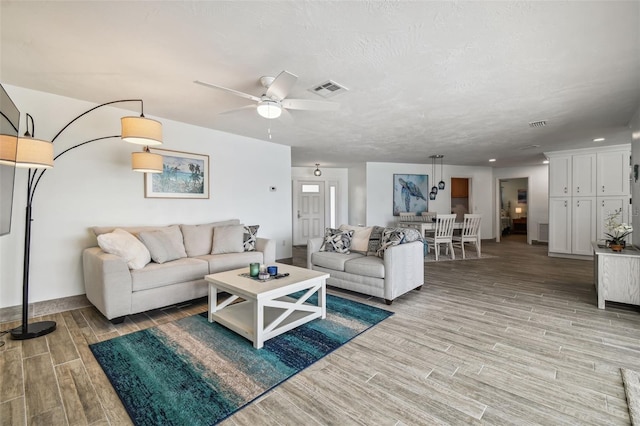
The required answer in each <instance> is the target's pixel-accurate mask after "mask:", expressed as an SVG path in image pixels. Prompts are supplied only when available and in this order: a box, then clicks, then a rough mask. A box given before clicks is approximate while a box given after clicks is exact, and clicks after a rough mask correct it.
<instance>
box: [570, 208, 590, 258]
mask: <svg viewBox="0 0 640 426" xmlns="http://www.w3.org/2000/svg"><path fill="white" fill-rule="evenodd" d="M572 204H573V205H572V206H571V253H572V254H576V255H580V256H591V255H592V254H593V252H592V249H591V242H592V241H594V240H595V239H596V230H595V227H594V226H593V225H594V224H595V222H596V197H573V199H572Z"/></svg>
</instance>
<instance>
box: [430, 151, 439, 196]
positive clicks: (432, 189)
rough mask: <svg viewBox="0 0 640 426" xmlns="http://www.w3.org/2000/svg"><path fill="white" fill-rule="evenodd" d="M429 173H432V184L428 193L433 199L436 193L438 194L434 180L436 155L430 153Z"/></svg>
mask: <svg viewBox="0 0 640 426" xmlns="http://www.w3.org/2000/svg"><path fill="white" fill-rule="evenodd" d="M430 158H431V174H432V175H433V183H434V185H433V186H432V187H431V192H430V193H429V199H430V200H435V199H436V195H438V187H437V186H436V185H435V182H436V155H432V156H431V157H430Z"/></svg>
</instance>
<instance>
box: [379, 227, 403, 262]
mask: <svg viewBox="0 0 640 426" xmlns="http://www.w3.org/2000/svg"><path fill="white" fill-rule="evenodd" d="M403 240H404V230H403V229H402V228H387V229H385V230H384V231H383V232H382V239H381V240H380V247H379V248H378V251H377V252H376V256H378V257H384V251H385V250H386V249H388V248H389V247H393V246H397V245H398V244H402V241H403Z"/></svg>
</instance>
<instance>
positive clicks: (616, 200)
mask: <svg viewBox="0 0 640 426" xmlns="http://www.w3.org/2000/svg"><path fill="white" fill-rule="evenodd" d="M596 204H597V205H596V208H597V214H596V236H597V238H598V240H606V239H607V237H606V236H605V235H604V234H605V232H607V230H606V229H605V227H604V222H605V220H606V219H607V217H608V216H609V215H610V214H611V213H614V212H615V211H616V210H621V211H622V215H621V216H620V219H619V221H620V222H623V223H629V208H628V206H629V197H598V201H597V202H596Z"/></svg>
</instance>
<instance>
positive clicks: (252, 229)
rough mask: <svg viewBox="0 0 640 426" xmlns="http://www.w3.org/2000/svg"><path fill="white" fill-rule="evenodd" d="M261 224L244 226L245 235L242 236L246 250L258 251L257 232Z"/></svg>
mask: <svg viewBox="0 0 640 426" xmlns="http://www.w3.org/2000/svg"><path fill="white" fill-rule="evenodd" d="M258 228H260V225H251V226H245V227H244V237H243V238H242V246H243V247H244V251H256V234H257V233H258Z"/></svg>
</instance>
